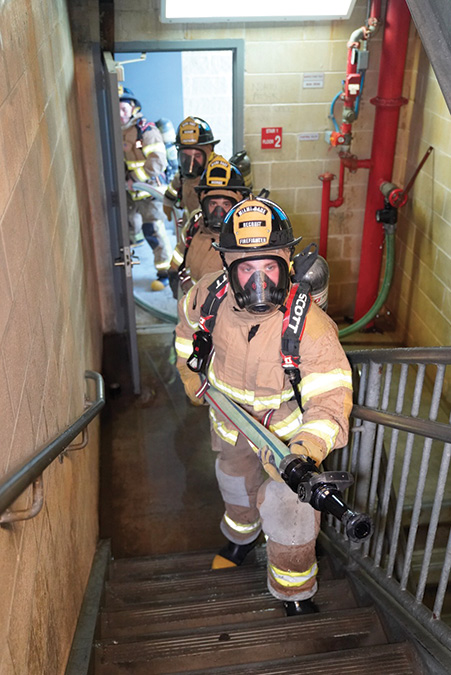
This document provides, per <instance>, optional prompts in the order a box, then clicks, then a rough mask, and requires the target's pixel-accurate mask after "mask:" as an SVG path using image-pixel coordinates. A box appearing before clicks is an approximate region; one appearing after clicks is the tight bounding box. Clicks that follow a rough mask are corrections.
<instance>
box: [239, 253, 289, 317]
mask: <svg viewBox="0 0 451 675" xmlns="http://www.w3.org/2000/svg"><path fill="white" fill-rule="evenodd" d="M229 278H230V286H231V288H232V291H233V293H234V295H235V300H236V302H237V305H238V307H239V308H240V309H245V310H246V311H247V312H250V313H251V314H268V313H270V312H274V311H275V310H276V309H278V308H279V307H280V306H281V305H282V304H283V302H284V300H285V298H286V296H287V293H288V287H289V284H290V278H289V273H288V265H287V263H286V261H285V260H284V259H283V258H279V257H278V256H265V257H262V256H253V257H252V258H243V259H240V260H235V261H234V262H232V263H231V264H230V266H229Z"/></svg>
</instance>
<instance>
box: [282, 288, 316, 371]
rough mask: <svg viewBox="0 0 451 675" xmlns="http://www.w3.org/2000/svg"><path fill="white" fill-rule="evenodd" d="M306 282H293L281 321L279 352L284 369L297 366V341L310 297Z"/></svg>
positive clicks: (302, 330)
mask: <svg viewBox="0 0 451 675" xmlns="http://www.w3.org/2000/svg"><path fill="white" fill-rule="evenodd" d="M309 290H310V285H309V284H308V283H302V282H301V283H299V284H294V285H293V286H292V287H291V291H290V294H289V296H288V300H287V303H286V311H285V315H284V317H283V322H282V344H281V349H280V353H281V356H282V366H283V367H284V368H285V369H290V368H299V342H300V341H301V338H302V334H303V332H304V328H305V319H306V316H307V312H308V310H309V308H310V305H311V302H312V297H311V295H310V293H309Z"/></svg>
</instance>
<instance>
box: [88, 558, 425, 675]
mask: <svg viewBox="0 0 451 675" xmlns="http://www.w3.org/2000/svg"><path fill="white" fill-rule="evenodd" d="M213 555H214V552H207V551H204V552H198V553H181V554H174V555H165V556H157V557H153V558H136V559H122V560H115V561H112V562H111V563H110V569H109V575H108V576H109V580H108V581H107V583H106V587H105V592H104V599H103V604H102V608H101V612H100V615H99V620H98V635H97V636H96V641H95V644H94V650H93V652H94V655H93V669H94V670H93V672H94V673H95V675H116V674H133V675H159V674H163V673H164V674H169V673H172V674H175V673H191V675H201V674H207V673H215V674H216V673H217V674H218V675H220V674H221V673H224V674H225V673H233V674H234V675H241V674H246V675H259V674H263V673H265V674H267V675H284V674H287V675H288V674H293V675H294V674H300V673H308V675H319V674H322V675H325V674H326V673H327V675H329V674H330V673H333V675H362V674H363V673H364V674H365V675H381V674H383V675H395V674H396V675H408V674H409V675H414V674H421V673H423V672H424V670H423V669H422V666H421V665H420V662H419V660H418V658H417V656H416V653H415V651H414V649H413V647H412V645H410V644H409V643H406V642H401V643H390V642H389V639H388V638H387V635H386V633H385V632H384V629H383V626H382V624H381V621H380V619H379V616H378V614H377V612H376V610H375V608H374V607H359V606H357V602H356V599H355V597H354V594H353V592H352V588H351V586H350V584H349V582H348V581H347V579H346V578H337V577H336V575H334V574H333V572H332V568H331V565H330V561H329V559H328V557H327V556H325V555H323V556H320V558H319V569H320V572H319V590H318V593H317V594H316V596H315V602H316V603H317V605H318V606H319V609H320V612H319V613H318V614H314V615H310V616H305V617H290V618H288V617H286V616H285V613H284V611H283V606H282V603H281V602H280V601H278V600H276V599H275V598H273V596H272V595H270V593H269V592H268V590H267V587H266V555H265V549H264V546H263V547H259V548H257V549H255V550H254V551H253V552H252V553H251V554H250V555H249V556H248V558H247V559H246V561H245V563H244V564H243V565H242V566H241V567H239V568H234V569H225V570H215V571H212V570H210V563H211V560H212V557H213Z"/></svg>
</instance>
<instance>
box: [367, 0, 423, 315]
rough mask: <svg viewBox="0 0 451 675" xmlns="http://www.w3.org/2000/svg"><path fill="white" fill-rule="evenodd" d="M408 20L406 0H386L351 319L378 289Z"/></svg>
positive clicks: (368, 302) (373, 300)
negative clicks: (382, 214)
mask: <svg viewBox="0 0 451 675" xmlns="http://www.w3.org/2000/svg"><path fill="white" fill-rule="evenodd" d="M409 23H410V12H409V9H408V7H407V5H406V3H405V0H388V2H387V13H386V17H385V30H384V37H383V42H382V55H381V63H380V72H379V84H378V92H377V97H376V98H375V99H372V100H371V103H373V104H374V105H375V106H376V115H375V120H374V131H373V145H372V150H371V168H370V173H369V176H368V191H367V198H366V206H365V219H364V224H363V238H362V249H361V256H360V272H359V280H358V285H357V297H356V306H355V311H354V321H357V320H358V319H360V318H361V317H362V316H364V315H365V314H366V312H367V311H368V310H369V309H370V308H371V307H372V305H373V304H374V302H375V300H376V298H377V294H378V289H379V278H380V273H381V265H382V245H383V239H384V230H383V228H382V226H381V224H380V223H378V222H377V221H376V211H377V210H379V209H382V207H383V206H384V197H383V195H382V193H381V191H380V189H379V187H380V185H381V183H383V182H391V178H392V171H393V161H394V155H395V148H396V136H397V131H398V121H399V112H400V107H401V106H402V105H404V104H405V103H407V101H406V99H403V98H402V97H401V94H402V83H403V77H404V67H405V61H406V53H407V43H408V37H409Z"/></svg>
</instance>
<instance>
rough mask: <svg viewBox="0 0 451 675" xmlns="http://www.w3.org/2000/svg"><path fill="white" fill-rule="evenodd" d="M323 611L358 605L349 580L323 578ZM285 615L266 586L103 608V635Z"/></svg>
mask: <svg viewBox="0 0 451 675" xmlns="http://www.w3.org/2000/svg"><path fill="white" fill-rule="evenodd" d="M315 602H316V604H317V605H318V607H319V608H320V611H321V612H331V611H337V610H343V609H350V608H353V607H356V606H357V603H356V600H355V598H354V595H353V593H352V590H351V587H350V585H349V583H348V581H347V580H346V579H336V580H329V581H322V582H321V583H320V585H319V590H318V592H317V594H316V595H315ZM283 617H285V612H284V609H283V605H282V602H281V601H280V600H277V599H276V598H274V597H273V596H272V595H271V594H270V593H269V592H268V591H267V590H266V588H264V589H262V590H261V592H258V593H254V594H252V595H249V593H242V594H241V595H239V593H238V590H237V589H236V592H235V594H234V595H233V596H231V597H211V598H208V599H206V600H204V601H201V602H199V601H194V600H187V601H186V600H185V601H184V602H180V601H176V602H171V603H168V602H161V601H154V602H151V603H148V604H146V605H144V606H143V605H140V606H136V607H131V608H127V609H123V610H115V611H114V610H113V611H103V612H102V613H101V616H100V636H101V638H102V639H104V638H109V637H111V638H122V637H125V636H139V635H146V634H147V635H150V634H154V633H158V632H162V631H168V630H178V629H182V628H187V627H188V626H189V627H190V628H193V629H194V628H197V627H202V626H207V625H208V626H218V625H221V624H227V623H228V624H230V623H237V624H238V623H243V622H249V621H253V620H259V619H265V618H272V619H273V620H275V621H276V620H278V619H279V618H283Z"/></svg>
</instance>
